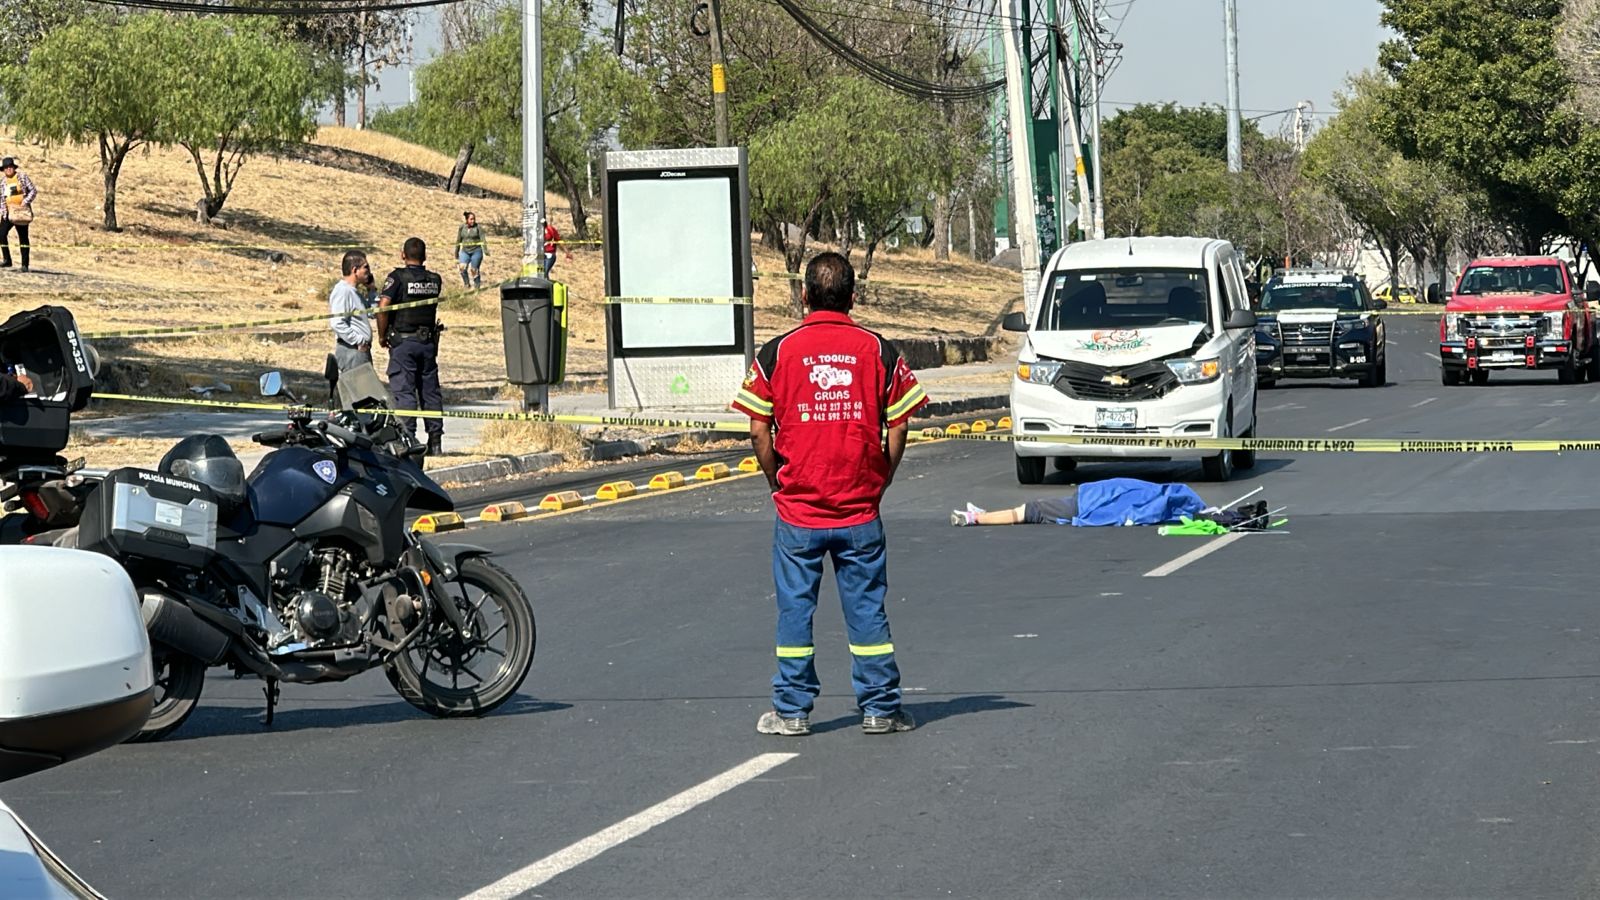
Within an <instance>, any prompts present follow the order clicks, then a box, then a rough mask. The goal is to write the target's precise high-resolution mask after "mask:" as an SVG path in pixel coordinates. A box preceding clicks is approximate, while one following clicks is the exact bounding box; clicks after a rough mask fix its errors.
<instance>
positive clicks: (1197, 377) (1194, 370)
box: [1167, 359, 1222, 384]
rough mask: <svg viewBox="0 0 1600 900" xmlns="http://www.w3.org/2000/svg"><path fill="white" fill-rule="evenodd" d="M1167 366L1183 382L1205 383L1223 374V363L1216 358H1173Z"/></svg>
mask: <svg viewBox="0 0 1600 900" xmlns="http://www.w3.org/2000/svg"><path fill="white" fill-rule="evenodd" d="M1167 368H1169V369H1171V370H1172V374H1174V375H1176V376H1178V381H1180V382H1181V383H1183V384H1205V383H1206V382H1208V381H1216V380H1217V379H1218V378H1220V377H1221V376H1222V363H1221V362H1220V361H1218V360H1216V359H1173V360H1168V361H1167Z"/></svg>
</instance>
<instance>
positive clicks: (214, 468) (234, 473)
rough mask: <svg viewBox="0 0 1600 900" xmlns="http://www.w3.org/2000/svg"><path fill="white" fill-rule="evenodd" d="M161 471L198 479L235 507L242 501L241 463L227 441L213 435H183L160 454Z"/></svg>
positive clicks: (226, 503)
mask: <svg viewBox="0 0 1600 900" xmlns="http://www.w3.org/2000/svg"><path fill="white" fill-rule="evenodd" d="M159 468H160V470H161V474H163V475H171V476H172V477H173V478H185V479H188V480H189V481H198V482H200V483H201V484H203V485H205V486H206V487H208V488H211V490H212V491H213V492H214V493H216V495H217V500H219V501H220V502H222V503H223V504H225V505H227V506H230V507H231V506H237V505H238V504H241V503H243V502H244V500H245V496H246V494H245V482H244V463H241V462H239V457H237V456H235V455H234V453H233V448H232V447H229V446H228V442H227V441H225V440H223V439H222V438H220V437H218V436H216V435H214V434H197V435H194V436H192V437H186V438H184V439H183V440H181V441H179V442H178V443H177V444H175V445H174V446H173V448H172V449H171V450H168V451H167V455H166V456H163V457H161V465H160V467H159Z"/></svg>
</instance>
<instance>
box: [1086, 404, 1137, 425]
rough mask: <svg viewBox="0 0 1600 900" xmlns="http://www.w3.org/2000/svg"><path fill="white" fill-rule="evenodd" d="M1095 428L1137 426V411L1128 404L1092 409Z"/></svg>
mask: <svg viewBox="0 0 1600 900" xmlns="http://www.w3.org/2000/svg"><path fill="white" fill-rule="evenodd" d="M1094 424H1095V427H1097V428H1137V427H1139V411H1138V410H1136V409H1134V408H1133V407H1130V406H1102V407H1100V408H1098V409H1096V410H1095V411H1094Z"/></svg>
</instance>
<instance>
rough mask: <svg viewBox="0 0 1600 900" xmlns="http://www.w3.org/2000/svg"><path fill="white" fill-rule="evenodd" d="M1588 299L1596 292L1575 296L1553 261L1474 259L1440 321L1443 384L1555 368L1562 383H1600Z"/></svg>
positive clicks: (1561, 266) (1599, 289)
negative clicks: (1501, 372) (1491, 374)
mask: <svg viewBox="0 0 1600 900" xmlns="http://www.w3.org/2000/svg"><path fill="white" fill-rule="evenodd" d="M1591 294H1592V295H1594V296H1589V295H1591ZM1593 299H1600V286H1597V285H1594V284H1592V283H1591V285H1590V287H1589V289H1588V290H1587V291H1580V290H1579V289H1578V288H1577V286H1576V285H1575V284H1574V283H1573V279H1572V273H1571V272H1569V271H1568V270H1567V266H1566V264H1565V263H1563V262H1562V261H1561V260H1559V259H1556V258H1555V257H1548V256H1502V257H1491V258H1488V259H1479V260H1474V261H1473V262H1472V264H1471V265H1469V266H1467V268H1466V270H1465V271H1464V272H1462V273H1461V278H1460V280H1459V281H1457V282H1456V288H1455V291H1454V292H1453V293H1452V294H1451V295H1450V302H1449V303H1447V304H1446V305H1445V308H1444V309H1445V313H1444V318H1443V319H1442V320H1440V322H1439V362H1440V366H1441V367H1442V376H1443V379H1444V383H1445V384H1447V385H1455V384H1462V383H1464V382H1468V381H1470V382H1471V383H1472V384H1487V383H1488V381H1489V372H1490V371H1492V370H1494V369H1555V370H1556V376H1557V377H1558V378H1560V380H1561V383H1562V384H1576V383H1578V382H1580V381H1583V380H1584V379H1585V378H1588V379H1589V380H1591V381H1600V345H1597V344H1596V340H1595V317H1594V315H1593V314H1592V313H1591V312H1590V311H1589V306H1588V302H1587V301H1588V300H1593Z"/></svg>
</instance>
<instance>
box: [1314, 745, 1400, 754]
mask: <svg viewBox="0 0 1600 900" xmlns="http://www.w3.org/2000/svg"><path fill="white" fill-rule="evenodd" d="M1415 749H1417V748H1416V746H1415V745H1413V744H1381V745H1378V746H1373V747H1367V746H1360V747H1329V748H1328V752H1329V753H1362V752H1365V751H1367V750H1415Z"/></svg>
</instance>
